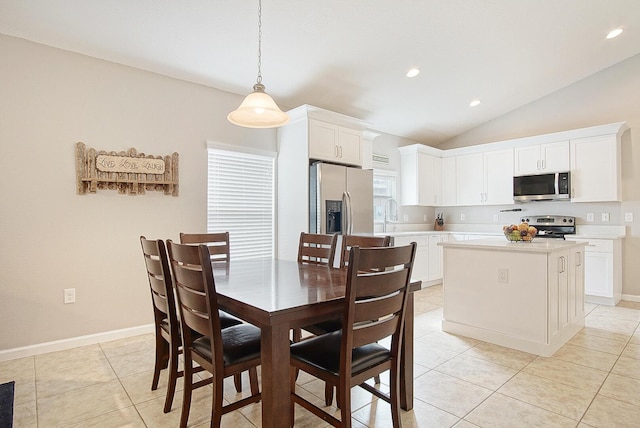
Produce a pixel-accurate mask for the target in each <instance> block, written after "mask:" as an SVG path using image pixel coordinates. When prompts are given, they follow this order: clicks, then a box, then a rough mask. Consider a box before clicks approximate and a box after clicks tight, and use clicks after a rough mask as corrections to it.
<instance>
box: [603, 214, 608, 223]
mask: <svg viewBox="0 0 640 428" xmlns="http://www.w3.org/2000/svg"><path fill="white" fill-rule="evenodd" d="M602 221H609V213H602Z"/></svg>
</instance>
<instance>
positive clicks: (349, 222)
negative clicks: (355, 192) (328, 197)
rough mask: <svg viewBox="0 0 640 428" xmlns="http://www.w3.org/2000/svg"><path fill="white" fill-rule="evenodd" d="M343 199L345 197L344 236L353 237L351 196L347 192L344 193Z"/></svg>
mask: <svg viewBox="0 0 640 428" xmlns="http://www.w3.org/2000/svg"><path fill="white" fill-rule="evenodd" d="M343 197H346V201H347V204H346V207H345V208H346V209H345V211H346V212H347V223H346V227H345V231H346V233H345V234H346V235H353V207H352V206H351V194H350V193H349V192H344V193H343Z"/></svg>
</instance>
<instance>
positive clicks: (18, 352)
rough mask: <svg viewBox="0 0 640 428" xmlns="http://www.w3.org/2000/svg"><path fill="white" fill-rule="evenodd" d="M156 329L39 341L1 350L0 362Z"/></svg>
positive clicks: (146, 326)
mask: <svg viewBox="0 0 640 428" xmlns="http://www.w3.org/2000/svg"><path fill="white" fill-rule="evenodd" d="M154 330H155V328H154V325H153V324H147V325H141V326H138V327H131V328H124V329H122V330H113V331H107V332H104V333H96V334H89V335H87V336H78V337H72V338H69V339H62V340H56V341H53V342H45V343H38V344H36V345H29V346H23V347H21V348H13V349H6V350H4V351H0V362H2V361H8V360H15V359H17V358H24V357H31V356H33V355H40V354H46V353H48V352H55V351H64V350H65V349H71V348H77V347H78V346H86V345H94V344H96V343H100V342H108V341H110V340H116V339H124V338H127V337H132V336H139V335H141V334H148V333H153V332H154Z"/></svg>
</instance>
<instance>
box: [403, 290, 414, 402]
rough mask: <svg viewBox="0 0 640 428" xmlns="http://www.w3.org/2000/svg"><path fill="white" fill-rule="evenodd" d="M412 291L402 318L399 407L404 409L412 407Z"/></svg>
mask: <svg viewBox="0 0 640 428" xmlns="http://www.w3.org/2000/svg"><path fill="white" fill-rule="evenodd" d="M413 317H414V306H413V293H409V297H408V298H407V309H406V314H405V319H404V334H403V337H402V349H401V350H400V352H401V358H402V362H401V364H400V407H402V408H403V409H404V410H411V409H413V324H414V319H413Z"/></svg>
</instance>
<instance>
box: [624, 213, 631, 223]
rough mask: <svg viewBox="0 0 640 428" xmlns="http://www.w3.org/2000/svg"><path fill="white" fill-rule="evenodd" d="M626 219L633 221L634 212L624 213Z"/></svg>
mask: <svg viewBox="0 0 640 428" xmlns="http://www.w3.org/2000/svg"><path fill="white" fill-rule="evenodd" d="M624 221H627V222H632V221H633V213H624Z"/></svg>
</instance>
